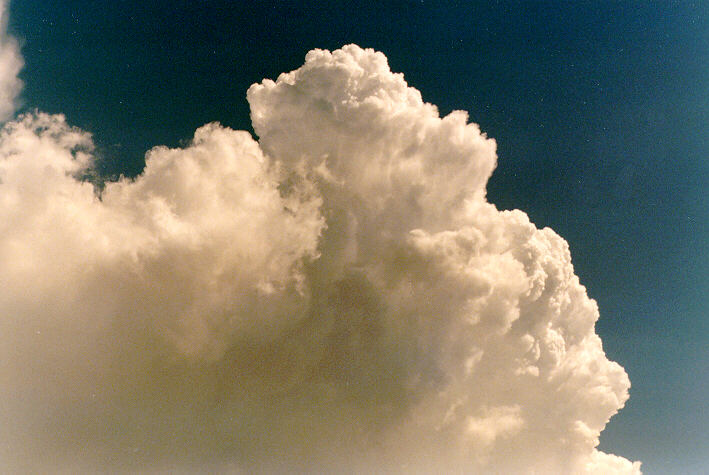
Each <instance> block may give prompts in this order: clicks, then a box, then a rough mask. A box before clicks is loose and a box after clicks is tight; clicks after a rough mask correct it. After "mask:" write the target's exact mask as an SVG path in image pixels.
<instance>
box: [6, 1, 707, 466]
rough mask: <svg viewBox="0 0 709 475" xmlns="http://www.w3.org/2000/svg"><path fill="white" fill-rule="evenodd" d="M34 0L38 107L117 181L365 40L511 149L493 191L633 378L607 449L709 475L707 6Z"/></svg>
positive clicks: (431, 96)
mask: <svg viewBox="0 0 709 475" xmlns="http://www.w3.org/2000/svg"><path fill="white" fill-rule="evenodd" d="M246 3H247V2H244V3H241V2H228V1H217V0H205V1H200V2H189V1H170V2H166V1H155V2H142V1H129V0H125V1H115V2H107V3H103V2H100V3H99V2H89V1H78V0H77V1H56V2H46V1H39V0H24V1H15V2H13V3H12V4H11V17H10V31H11V32H12V33H13V34H14V35H15V36H17V37H18V38H19V39H20V41H21V45H22V53H23V56H24V58H25V63H26V65H25V69H24V71H23V73H22V75H21V77H22V79H23V80H24V82H25V87H24V92H23V94H22V100H23V104H24V106H23V107H24V108H25V109H26V110H31V109H35V108H37V109H40V110H44V111H48V112H61V113H64V114H65V115H66V116H67V119H68V121H69V123H71V124H73V125H76V126H79V127H81V128H83V129H85V130H88V131H90V132H91V133H92V134H93V135H94V140H95V141H96V143H97V145H98V148H99V156H100V157H101V162H100V164H99V165H100V169H101V171H102V172H103V173H105V174H106V175H119V174H127V175H135V174H136V173H138V172H139V171H140V170H141V169H142V165H143V155H144V152H145V150H147V149H149V148H150V147H152V146H154V145H160V144H166V145H170V146H177V145H179V144H184V143H185V142H186V141H187V140H189V138H190V137H191V136H192V134H193V132H194V130H195V128H197V127H199V126H201V125H203V124H205V123H207V122H211V121H219V122H221V123H222V124H224V125H227V126H230V127H233V128H236V129H244V130H251V125H250V120H249V108H248V104H247V102H246V99H245V91H246V89H247V88H248V86H249V85H251V84H252V83H254V82H259V81H261V80H262V79H263V78H275V77H277V75H278V74H280V73H281V72H284V71H290V70H292V69H295V68H297V67H298V66H299V65H301V64H302V62H303V57H304V55H305V53H306V52H307V51H309V50H310V49H312V48H316V47H317V48H327V49H335V48H338V47H340V46H342V45H344V44H348V43H356V44H359V45H360V46H362V47H372V48H375V49H377V50H380V51H382V52H384V53H385V54H386V55H387V57H388V59H389V64H390V66H391V68H392V70H393V71H399V72H403V73H404V75H405V77H406V80H407V82H408V83H409V85H411V86H414V87H416V88H417V89H419V90H420V91H421V93H422V95H423V98H424V100H425V101H427V102H431V103H433V104H436V105H437V106H438V107H439V108H440V110H441V112H442V113H443V114H445V113H448V112H450V111H451V110H455V109H462V110H467V111H468V112H469V114H470V120H471V121H473V122H476V123H478V124H480V126H481V128H482V130H483V131H484V132H486V133H487V134H488V135H489V136H490V137H493V138H495V140H496V141H497V144H498V157H499V161H498V167H497V170H496V171H495V173H494V174H493V177H492V179H491V181H490V183H489V184H488V197H489V200H490V201H491V202H493V203H495V204H496V205H497V206H498V207H500V208H502V209H515V208H518V209H521V210H523V211H525V212H526V213H528V215H529V216H530V218H531V220H532V221H533V222H534V223H536V224H537V225H538V226H539V227H544V226H549V227H551V228H553V229H554V230H555V231H556V232H558V233H559V234H560V235H561V236H562V237H564V238H565V239H566V240H567V241H568V242H569V245H570V248H571V253H572V256H573V262H574V266H575V269H576V273H577V274H578V275H579V277H580V279H581V283H582V284H584V285H585V286H586V287H587V289H588V293H589V295H590V296H591V297H592V298H594V299H595V300H596V301H597V302H598V305H599V307H600V313H601V318H600V320H599V322H598V323H597V326H596V328H597V332H598V333H599V334H600V335H601V337H602V339H603V341H604V348H605V350H606V353H607V354H608V356H609V357H610V358H611V359H613V360H616V361H618V362H619V363H620V364H621V365H622V366H624V367H625V369H626V371H627V372H628V374H629V376H630V379H631V382H632V388H631V398H630V400H629V402H628V403H627V405H626V408H625V409H624V410H622V411H621V413H620V414H619V415H617V416H615V417H614V418H613V420H612V421H611V423H610V425H609V426H608V428H607V429H606V431H605V432H604V433H603V435H602V437H601V448H602V449H604V450H607V451H609V452H613V453H617V454H621V455H623V456H625V457H627V458H629V459H631V460H642V461H643V469H644V472H645V473H669V472H676V473H688V472H696V473H699V472H701V471H702V470H703V469H706V467H707V466H709V436H708V435H707V433H708V431H707V430H706V428H707V427H709V411H707V406H708V404H707V396H706V394H709V381H708V380H709V367H708V366H709V324H708V319H707V316H708V311H709V306H708V304H707V302H708V299H707V297H706V296H707V295H709V194H708V193H707V189H708V187H709V186H708V185H709V161H708V160H707V158H708V157H709V128H708V126H707V124H708V123H709V68H708V67H707V65H708V64H709V4H708V3H707V2H701V1H695V2H691V1H686V2H675V1H667V2H630V1H627V2H620V1H602V2H598V1H593V2H592V1H581V2H522V1H516V2H514V1H495V2H432V1H425V2H423V1H421V2H414V1H394V2H386V4H385V5H382V4H379V3H378V2H377V3H375V2H371V3H368V2H342V3H340V2H291V1H274V2H248V5H246Z"/></svg>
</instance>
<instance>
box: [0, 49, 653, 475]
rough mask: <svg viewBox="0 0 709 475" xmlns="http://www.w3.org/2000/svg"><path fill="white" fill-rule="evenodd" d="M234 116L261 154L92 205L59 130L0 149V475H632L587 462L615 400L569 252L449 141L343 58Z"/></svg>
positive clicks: (172, 156)
mask: <svg viewBox="0 0 709 475" xmlns="http://www.w3.org/2000/svg"><path fill="white" fill-rule="evenodd" d="M8 45H10V46H8ZM6 48H10V49H12V48H14V46H13V43H8V39H7V38H3V40H2V43H0V51H5V49H6ZM2 57H4V55H0V58H2ZM13 64H17V65H19V64H21V61H19V62H16V63H13ZM15 76H16V73H15ZM8 84H9V86H8ZM16 85H17V83H16V82H13V81H12V80H7V79H6V78H2V77H0V109H1V105H2V104H5V103H7V104H10V103H14V101H15V97H16V94H17V91H16V90H15V89H13V88H16V87H17V86H16ZM3 93H4V94H5V95H6V96H3V95H2V94H3ZM4 97H10V99H9V102H7V101H5V100H4V99H3V98H4ZM248 99H249V103H250V105H251V111H252V119H253V125H254V129H255V131H256V134H257V135H258V137H259V140H258V142H257V141H255V140H254V139H253V138H252V137H251V136H250V135H249V134H248V133H246V132H240V131H234V130H230V129H228V128H224V127H221V126H220V125H218V124H209V125H206V126H204V127H202V128H200V129H198V130H197V131H196V133H195V137H194V139H193V141H192V143H191V144H190V145H189V146H188V147H186V148H184V149H168V148H165V147H157V148H155V149H153V150H151V151H150V152H149V153H148V154H147V159H146V167H145V170H144V172H143V173H142V174H141V175H140V176H138V177H137V178H135V179H134V180H129V179H121V180H119V181H117V182H112V183H108V184H106V186H105V188H104V189H103V190H102V191H101V193H100V196H98V195H97V193H96V191H95V190H94V188H93V186H92V185H91V184H89V183H87V182H85V181H82V179H81V177H82V176H85V175H86V174H87V173H88V172H89V171H90V170H91V167H92V163H93V160H94V159H93V156H92V151H91V150H92V144H91V138H90V137H89V136H88V135H87V134H86V133H84V132H82V131H80V130H77V129H74V128H72V127H70V126H69V125H67V124H66V122H65V120H64V118H63V117H61V116H56V115H54V116H53V115H46V114H41V113H36V114H30V115H25V116H21V117H19V118H17V119H16V120H14V121H12V122H10V123H8V124H6V125H5V127H4V128H3V129H2V132H1V133H0V266H1V267H0V343H1V345H0V400H2V401H3V404H2V406H0V460H2V461H3V464H5V466H7V467H10V469H11V470H18V471H23V470H30V471H31V470H41V471H43V470H70V471H71V470H95V469H99V468H102V469H111V470H169V469H173V470H188V471H194V470H208V471H212V470H217V471H219V470H221V471H235V472H238V471H242V470H243V471H249V472H251V471H264V472H271V471H278V470H286V469H288V470H294V469H300V470H311V471H313V470H314V471H323V470H325V471H327V470H338V471H339V470H343V469H350V470H354V471H361V472H365V471H366V472H369V471H382V472H384V471H386V472H391V471H405V472H433V471H435V472H448V471H455V470H472V471H476V470H478V471H479V470H483V471H485V470H489V471H503V472H509V471H522V472H531V471H536V472H537V473H539V472H559V473H638V472H639V467H640V464H639V462H635V463H631V462H629V461H627V460H625V459H623V458H621V457H617V456H613V455H608V454H604V453H602V452H599V451H597V450H596V449H595V447H596V445H597V443H598V436H599V433H600V431H601V430H602V429H603V428H604V426H605V424H606V423H607V421H608V419H609V418H610V417H611V416H612V415H613V414H615V413H616V412H617V410H618V409H619V408H621V407H622V406H623V404H624V402H625V400H626V399H627V397H628V393H627V390H628V387H629V381H628V378H627V376H626V374H625V372H624V371H623V369H622V368H621V367H620V366H619V365H617V364H616V363H613V362H610V361H609V360H608V359H607V358H606V356H605V354H604V352H603V349H602V346H601V341H600V339H599V338H598V336H597V335H596V334H595V332H594V323H595V321H596V320H597V318H598V310H597V308H596V305H595V303H594V302H593V301H592V300H590V299H589V298H588V297H587V295H586V291H585V289H584V287H583V286H581V285H580V284H579V281H578V278H577V277H576V276H575V275H574V272H573V268H572V265H571V259H570V255H569V250H568V246H567V244H566V242H565V241H564V240H563V239H562V238H560V237H559V236H558V235H556V234H555V233H554V232H553V231H552V230H550V229H548V228H546V229H542V230H539V229H537V228H536V227H535V226H534V225H533V224H531V223H530V222H529V220H528V218H527V216H526V215H525V214H524V213H522V212H520V211H512V212H501V211H498V210H497V209H496V208H495V207H494V206H493V205H492V204H489V203H487V202H486V200H485V185H486V182H487V179H488V178H489V176H490V174H491V173H492V171H493V169H494V166H495V160H496V155H495V143H494V141H493V140H491V139H488V138H487V137H486V136H485V135H484V134H482V133H481V132H480V130H479V128H478V126H477V125H475V124H469V123H467V115H466V114H465V113H463V112H453V113H452V114H450V115H448V116H446V117H444V118H440V117H439V114H438V111H437V109H436V107H435V106H433V105H431V104H426V103H424V102H423V101H422V100H421V96H420V94H419V92H418V91H416V90H415V89H413V88H410V87H408V86H407V85H406V83H405V81H404V79H403V76H402V75H400V74H393V73H392V72H391V71H390V70H389V67H388V65H387V61H386V58H385V57H384V55H382V54H381V53H376V52H374V51H372V50H363V49H361V48H359V47H357V46H354V45H350V46H346V47H344V48H343V49H341V50H337V51H334V52H332V53H331V52H329V51H322V50H314V51H311V52H310V53H308V55H307V57H306V62H305V65H304V66H302V67H301V68H300V69H298V70H296V71H293V72H291V73H288V74H283V75H281V76H280V77H279V78H278V80H277V81H270V80H265V81H263V82H262V83H261V84H255V85H253V86H252V87H251V88H250V89H249V91H248ZM3 101H5V102H3ZM0 112H1V111H0ZM8 114H9V113H6V116H7V115H8ZM40 454H41V455H40Z"/></svg>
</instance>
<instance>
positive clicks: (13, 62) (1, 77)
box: [0, 0, 24, 123]
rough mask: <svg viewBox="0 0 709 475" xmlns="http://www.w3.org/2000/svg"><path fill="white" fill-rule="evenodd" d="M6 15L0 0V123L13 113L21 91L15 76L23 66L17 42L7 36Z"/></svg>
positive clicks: (2, 2)
mask: <svg viewBox="0 0 709 475" xmlns="http://www.w3.org/2000/svg"><path fill="white" fill-rule="evenodd" d="M7 13H8V8H7V0H0V123H2V122H3V121H5V120H7V119H9V118H10V117H11V116H12V114H13V113H14V111H15V107H16V105H17V96H18V94H19V93H20V90H21V89H22V82H21V81H20V80H19V78H18V77H17V75H18V73H19V72H20V69H22V65H23V64H24V63H23V61H22V56H20V50H19V47H18V45H17V41H15V39H14V38H12V37H11V36H8V34H7V20H8V15H7Z"/></svg>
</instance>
